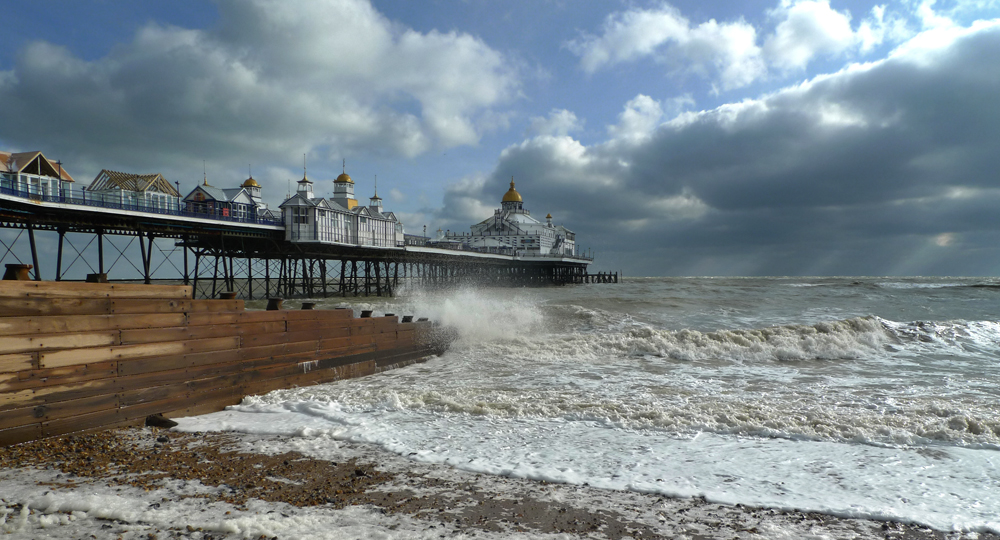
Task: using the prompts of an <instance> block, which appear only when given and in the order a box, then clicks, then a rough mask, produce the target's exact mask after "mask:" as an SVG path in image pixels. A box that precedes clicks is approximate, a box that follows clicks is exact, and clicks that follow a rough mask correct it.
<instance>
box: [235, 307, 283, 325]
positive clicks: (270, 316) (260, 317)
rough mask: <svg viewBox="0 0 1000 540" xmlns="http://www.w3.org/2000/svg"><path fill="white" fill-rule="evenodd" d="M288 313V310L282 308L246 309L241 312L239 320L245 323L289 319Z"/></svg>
mask: <svg viewBox="0 0 1000 540" xmlns="http://www.w3.org/2000/svg"><path fill="white" fill-rule="evenodd" d="M288 313H289V311H288V310H281V309H278V310H274V311H260V310H257V311H244V312H242V313H240V314H239V321H240V322H245V323H254V322H268V321H287V320H288Z"/></svg>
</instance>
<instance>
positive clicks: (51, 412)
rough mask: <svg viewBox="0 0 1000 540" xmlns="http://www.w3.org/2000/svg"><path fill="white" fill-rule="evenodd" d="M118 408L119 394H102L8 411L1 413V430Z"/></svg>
mask: <svg viewBox="0 0 1000 540" xmlns="http://www.w3.org/2000/svg"><path fill="white" fill-rule="evenodd" d="M117 408H118V395H117V394H102V395H97V396H91V397H86V398H81V399H73V400H68V401H57V402H54V403H45V404H41V405H36V406H29V407H20V408H17V409H6V410H3V411H0V429H3V428H11V427H17V426H24V425H28V424H31V423H34V422H46V421H48V420H54V419H57V418H66V417H70V416H76V415H80V414H87V413H91V412H97V411H107V410H114V409H117Z"/></svg>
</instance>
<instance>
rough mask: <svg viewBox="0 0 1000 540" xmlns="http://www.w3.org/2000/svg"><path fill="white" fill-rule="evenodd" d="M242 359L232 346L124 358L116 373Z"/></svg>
mask: <svg viewBox="0 0 1000 540" xmlns="http://www.w3.org/2000/svg"><path fill="white" fill-rule="evenodd" d="M242 359H243V355H242V352H241V351H240V350H239V349H236V348H233V349H230V350H223V351H210V352H203V353H193V354H184V355H180V356H166V357H154V358H143V359H136V360H126V361H122V362H119V363H118V374H119V375H120V376H122V377H128V376H132V375H140V374H144V373H153V372H160V371H171V370H175V369H186V368H190V367H194V366H201V365H213V364H222V363H226V362H236V361H239V360H242Z"/></svg>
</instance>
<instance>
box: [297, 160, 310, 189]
mask: <svg viewBox="0 0 1000 540" xmlns="http://www.w3.org/2000/svg"><path fill="white" fill-rule="evenodd" d="M308 181H309V176H307V175H306V155H305V154H302V180H299V182H308Z"/></svg>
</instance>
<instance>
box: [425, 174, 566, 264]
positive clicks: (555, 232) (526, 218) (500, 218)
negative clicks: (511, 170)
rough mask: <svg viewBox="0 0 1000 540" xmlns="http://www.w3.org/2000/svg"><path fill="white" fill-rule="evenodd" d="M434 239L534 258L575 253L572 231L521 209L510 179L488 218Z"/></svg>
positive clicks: (520, 199)
mask: <svg viewBox="0 0 1000 540" xmlns="http://www.w3.org/2000/svg"><path fill="white" fill-rule="evenodd" d="M438 239H439V241H441V242H442V243H446V244H452V245H454V244H458V243H461V244H462V245H463V246H464V247H465V248H466V249H472V250H476V251H485V252H489V253H508V254H512V255H521V256H538V257H545V256H555V257H561V256H574V255H576V234H574V233H573V231H571V230H569V229H567V228H566V227H563V226H562V225H554V224H553V223H552V214H548V215H547V216H545V223H542V222H540V221H538V220H537V219H535V218H533V217H531V212H529V211H527V210H525V208H524V200H523V199H522V198H521V194H520V193H518V192H517V190H516V189H514V180H513V179H511V181H510V189H508V190H507V193H504V196H503V199H501V201H500V208H498V209H496V210H495V211H494V212H493V216H492V217H490V218H487V219H484V220H483V221H480V222H479V223H477V224H475V225H473V226H472V230H471V232H469V233H453V232H450V231H449V232H447V233H444V234H441V235H439V238H438Z"/></svg>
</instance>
